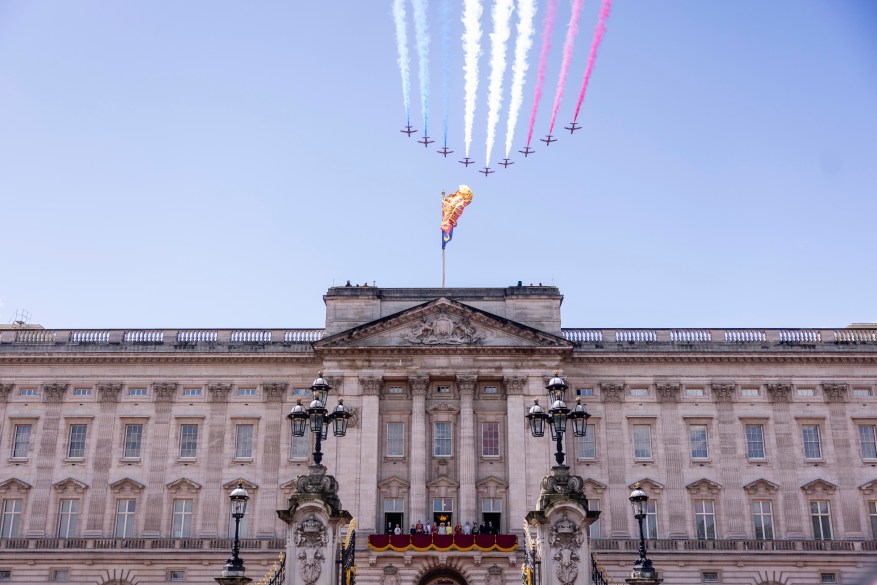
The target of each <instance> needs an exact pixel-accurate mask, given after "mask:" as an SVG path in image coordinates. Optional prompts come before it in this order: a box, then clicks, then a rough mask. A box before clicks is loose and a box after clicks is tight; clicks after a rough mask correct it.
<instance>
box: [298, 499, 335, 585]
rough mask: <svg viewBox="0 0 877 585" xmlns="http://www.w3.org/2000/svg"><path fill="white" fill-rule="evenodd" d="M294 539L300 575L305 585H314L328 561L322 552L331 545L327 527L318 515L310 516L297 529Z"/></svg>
mask: <svg viewBox="0 0 877 585" xmlns="http://www.w3.org/2000/svg"><path fill="white" fill-rule="evenodd" d="M293 538H294V539H295V545H296V546H297V547H298V574H299V576H300V577H301V578H302V580H303V582H304V583H305V585H313V584H314V583H316V582H317V579H319V578H320V575H321V574H322V572H323V563H324V562H325V561H326V557H325V555H324V554H323V550H322V549H324V548H325V547H326V545H327V544H328V543H329V537H328V535H327V534H326V526H325V525H324V524H323V523H322V522H321V521H320V520H319V519H318V518H317V517H316V515H314V514H313V513H311V514H308V515H307V516H306V517H305V518H304V520H302V521H301V522H300V523H299V524H298V526H296V527H295V534H294V537H293Z"/></svg>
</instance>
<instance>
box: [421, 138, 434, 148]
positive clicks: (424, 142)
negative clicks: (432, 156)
mask: <svg viewBox="0 0 877 585" xmlns="http://www.w3.org/2000/svg"><path fill="white" fill-rule="evenodd" d="M417 142H418V143H420V144H422V145H423V147H424V148H429V145H430V144H432V143H433V142H435V140H430V139H429V136H424V137H423V140H418V141H417Z"/></svg>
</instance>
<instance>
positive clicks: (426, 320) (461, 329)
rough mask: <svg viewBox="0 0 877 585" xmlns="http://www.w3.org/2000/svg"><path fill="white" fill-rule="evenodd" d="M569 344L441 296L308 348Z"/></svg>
mask: <svg viewBox="0 0 877 585" xmlns="http://www.w3.org/2000/svg"><path fill="white" fill-rule="evenodd" d="M572 345H573V344H572V343H570V342H568V341H566V340H565V339H563V338H562V337H558V336H556V335H552V334H550V333H546V332H544V331H540V330H538V329H535V328H532V327H529V326H527V325H523V324H521V323H517V322H514V321H511V320H509V319H505V318H503V317H500V316H498V315H493V314H491V313H488V312H486V311H482V310H480V309H476V308H474V307H471V306H468V305H465V304H463V303H460V302H457V301H454V300H451V299H447V298H444V297H443V298H439V299H435V300H433V301H429V302H427V303H424V304H422V305H418V306H416V307H412V308H410V309H406V310H404V311H401V312H399V313H395V314H393V315H389V316H387V317H383V318H381V319H378V320H376V321H372V322H371V323H366V324H364V325H360V326H358V327H354V328H353V329H349V330H347V331H342V332H340V333H336V334H335V335H330V336H329V337H324V338H323V339H321V340H320V341H317V342H315V343H314V348H315V349H317V350H320V349H330V348H338V349H341V348H353V347H359V348H368V347H471V346H478V347H491V346H493V347H540V346H541V347H563V348H566V347H568V348H572Z"/></svg>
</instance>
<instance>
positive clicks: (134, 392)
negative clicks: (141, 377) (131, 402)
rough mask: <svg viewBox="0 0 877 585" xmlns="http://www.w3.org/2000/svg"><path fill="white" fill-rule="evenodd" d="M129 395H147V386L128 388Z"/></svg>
mask: <svg viewBox="0 0 877 585" xmlns="http://www.w3.org/2000/svg"><path fill="white" fill-rule="evenodd" d="M128 396H146V388H128Z"/></svg>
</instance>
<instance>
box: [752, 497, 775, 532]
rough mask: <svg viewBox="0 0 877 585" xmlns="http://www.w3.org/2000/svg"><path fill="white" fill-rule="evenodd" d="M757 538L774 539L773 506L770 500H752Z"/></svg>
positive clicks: (753, 520)
mask: <svg viewBox="0 0 877 585" xmlns="http://www.w3.org/2000/svg"><path fill="white" fill-rule="evenodd" d="M752 522H753V523H754V525H755V540H773V507H772V505H771V502H770V500H756V501H754V502H752Z"/></svg>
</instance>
